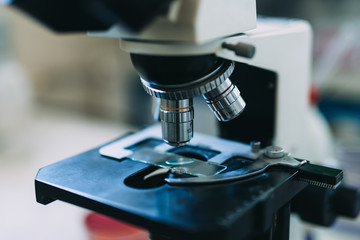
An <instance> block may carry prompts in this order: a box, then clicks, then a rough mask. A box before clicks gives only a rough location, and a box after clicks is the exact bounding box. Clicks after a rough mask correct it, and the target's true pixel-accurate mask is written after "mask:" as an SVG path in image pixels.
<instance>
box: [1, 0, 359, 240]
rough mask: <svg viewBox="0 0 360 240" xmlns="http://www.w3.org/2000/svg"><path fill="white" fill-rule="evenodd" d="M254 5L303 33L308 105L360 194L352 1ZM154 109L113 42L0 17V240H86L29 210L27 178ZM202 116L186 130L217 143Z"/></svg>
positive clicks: (350, 234)
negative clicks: (308, 36) (306, 35)
mask: <svg viewBox="0 0 360 240" xmlns="http://www.w3.org/2000/svg"><path fill="white" fill-rule="evenodd" d="M257 3H258V13H259V14H262V15H266V16H284V17H291V18H302V19H306V20H308V21H310V23H311V24H312V26H313V30H314V59H313V60H314V61H313V66H314V70H313V83H314V91H313V99H314V101H317V103H318V106H319V109H320V111H321V112H322V114H323V115H324V116H325V118H326V119H327V121H328V122H329V125H330V127H331V129H332V133H333V135H334V149H335V152H336V158H337V159H338V160H339V165H340V166H339V167H341V168H343V169H344V170H345V171H346V174H345V179H346V182H347V183H348V184H349V185H351V186H353V187H355V188H358V189H360V27H359V25H360V1H357V0H343V1H336V0H293V1H286V0H258V1H257ZM294 47H295V46H294ZM315 89H316V90H315ZM196 104H199V105H201V104H203V103H200V101H199V103H196ZM153 105H154V104H153V102H152V99H151V97H150V96H148V95H147V94H146V93H145V92H144V91H143V89H142V86H141V84H139V79H138V76H137V74H136V72H135V71H134V70H133V68H132V65H131V62H130V59H129V56H128V54H127V53H125V52H123V51H122V50H120V48H119V41H118V40H116V39H104V38H96V37H88V36H86V34H61V35H58V34H56V33H53V32H51V31H50V30H49V29H47V28H46V27H44V26H42V25H40V24H39V23H37V22H35V21H34V20H32V19H30V18H29V17H27V16H25V15H24V14H22V13H20V12H18V11H15V10H14V9H9V8H7V7H3V6H2V7H0V164H1V165H0V191H1V198H0V213H1V217H0V239H39V240H43V239H55V240H57V239H59V240H60V239H77V240H86V239H90V237H89V231H88V230H87V229H86V224H85V216H86V214H88V213H87V211H86V210H83V209H80V208H78V207H75V206H71V205H69V204H65V203H61V202H55V203H52V204H50V205H49V206H47V207H44V206H42V205H40V204H38V203H36V201H35V193H34V186H33V184H34V177H35V175H36V172H37V170H38V169H39V168H41V167H43V166H45V165H49V164H51V163H53V162H56V161H58V160H61V159H63V158H66V157H69V156H71V155H74V154H77V153H80V152H82V151H85V150H88V149H91V148H93V147H95V146H98V145H101V144H103V143H106V142H108V141H110V140H112V139H115V138H117V137H119V136H121V135H122V134H125V133H126V132H129V131H131V130H136V129H139V128H141V127H144V126H146V125H149V124H152V123H154V120H153V117H152V108H153ZM208 112H209V114H208V115H207V116H208V118H209V119H210V120H211V121H206V122H207V123H208V124H209V125H204V124H197V121H200V120H199V119H197V118H196V120H195V130H196V131H200V132H205V133H209V134H216V120H215V119H214V117H213V114H211V113H210V111H208V109H207V106H205V104H203V105H201V106H200V107H197V112H196V114H197V115H204V114H207V113H208ZM307 232H308V234H307V235H306V238H305V237H304V240H305V239H308V240H312V239H314V240H322V239H348V240H353V239H360V219H358V220H357V221H348V220H344V219H342V220H339V221H337V223H336V224H335V226H333V227H332V228H331V229H324V228H314V227H313V226H309V227H308V231H307Z"/></svg>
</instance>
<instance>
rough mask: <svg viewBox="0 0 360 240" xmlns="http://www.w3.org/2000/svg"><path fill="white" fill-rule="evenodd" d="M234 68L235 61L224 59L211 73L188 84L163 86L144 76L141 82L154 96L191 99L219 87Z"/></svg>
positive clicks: (170, 98)
mask: <svg viewBox="0 0 360 240" xmlns="http://www.w3.org/2000/svg"><path fill="white" fill-rule="evenodd" d="M234 68H235V64H234V63H233V62H230V61H224V62H223V63H222V65H220V66H219V67H218V68H217V69H215V70H214V71H213V72H211V73H210V74H208V75H206V76H204V77H202V78H201V79H198V80H196V81H193V82H191V83H188V84H182V85H166V86H161V85H155V84H151V83H150V82H148V81H146V80H145V79H142V78H141V83H142V85H143V87H144V89H145V91H146V92H147V93H148V94H149V95H151V96H153V97H157V98H163V99H169V100H181V99H189V98H194V97H196V96H200V95H203V94H205V93H208V92H210V91H212V90H214V89H216V88H217V87H219V86H220V85H221V84H222V83H223V82H224V81H226V79H227V78H228V77H230V75H231V74H232V72H233V71H234ZM170 77H171V76H170Z"/></svg>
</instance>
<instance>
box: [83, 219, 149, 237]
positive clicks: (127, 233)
mask: <svg viewBox="0 0 360 240" xmlns="http://www.w3.org/2000/svg"><path fill="white" fill-rule="evenodd" d="M85 225H86V228H87V230H88V233H89V236H90V239H91V240H149V239H150V238H149V234H148V232H147V231H146V230H144V229H141V228H138V227H135V226H133V225H130V224H128V223H124V222H121V221H118V220H115V219H113V218H110V217H107V216H104V215H101V214H98V213H89V214H87V215H86V217H85Z"/></svg>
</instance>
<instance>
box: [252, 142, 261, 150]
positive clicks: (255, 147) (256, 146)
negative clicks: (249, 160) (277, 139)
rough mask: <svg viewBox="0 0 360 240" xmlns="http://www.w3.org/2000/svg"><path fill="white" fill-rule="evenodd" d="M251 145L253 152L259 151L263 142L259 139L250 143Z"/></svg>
mask: <svg viewBox="0 0 360 240" xmlns="http://www.w3.org/2000/svg"><path fill="white" fill-rule="evenodd" d="M250 146H251V152H253V153H258V152H259V151H260V149H261V142H259V141H252V142H251V143H250Z"/></svg>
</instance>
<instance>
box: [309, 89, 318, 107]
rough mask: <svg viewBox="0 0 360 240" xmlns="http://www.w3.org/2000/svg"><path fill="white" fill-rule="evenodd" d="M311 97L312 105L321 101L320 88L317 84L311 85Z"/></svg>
mask: <svg viewBox="0 0 360 240" xmlns="http://www.w3.org/2000/svg"><path fill="white" fill-rule="evenodd" d="M309 98H310V104H311V106H316V105H318V103H319V102H320V98H321V94H320V90H319V88H318V87H317V86H316V85H315V84H312V85H311V88H310V93H309Z"/></svg>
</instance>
